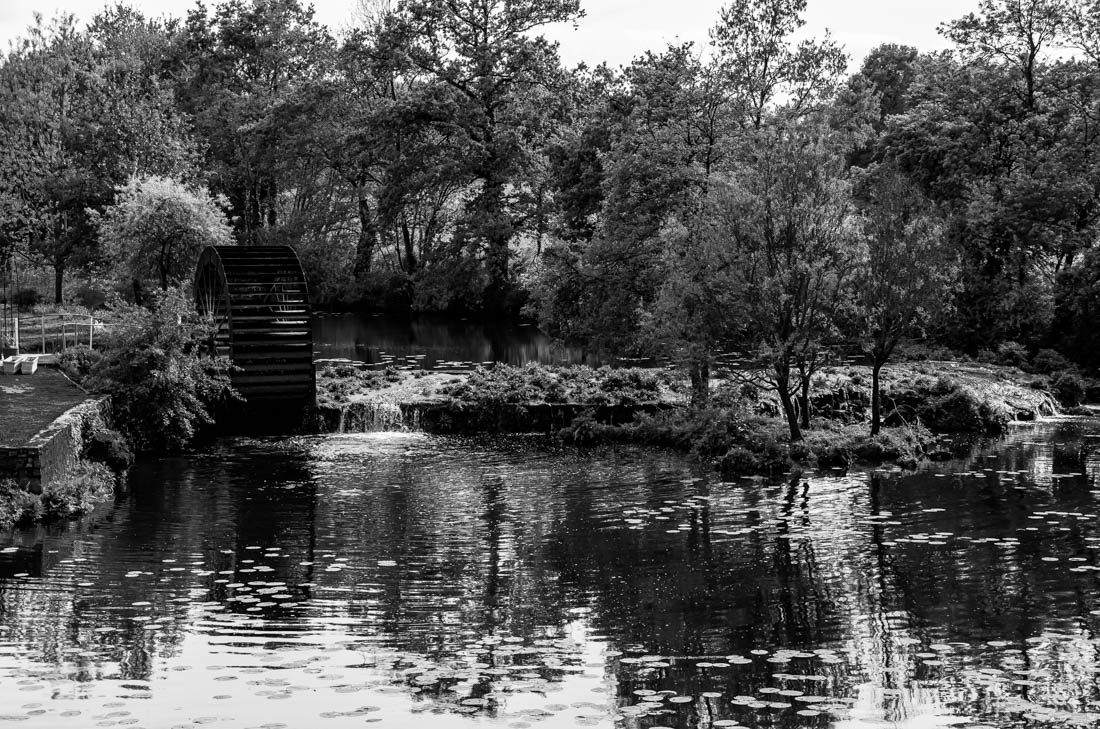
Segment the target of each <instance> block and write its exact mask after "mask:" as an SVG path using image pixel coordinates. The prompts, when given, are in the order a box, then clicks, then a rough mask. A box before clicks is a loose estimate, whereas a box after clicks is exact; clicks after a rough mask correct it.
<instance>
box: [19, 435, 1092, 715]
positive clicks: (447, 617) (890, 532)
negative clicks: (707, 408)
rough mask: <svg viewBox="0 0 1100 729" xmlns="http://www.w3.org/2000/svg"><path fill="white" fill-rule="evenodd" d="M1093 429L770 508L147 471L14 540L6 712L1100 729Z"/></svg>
mask: <svg viewBox="0 0 1100 729" xmlns="http://www.w3.org/2000/svg"><path fill="white" fill-rule="evenodd" d="M1081 427H1083V426H1080V425H1074V424H1046V425H1042V426H1039V427H1038V428H1035V429H1029V430H1022V431H1019V432H1017V433H1015V434H1014V435H1013V436H1012V437H1011V438H1009V439H1008V440H1007V441H1005V442H998V443H994V444H986V445H985V446H984V447H983V448H981V449H980V450H978V451H977V452H976V453H975V454H974V455H973V457H972V458H970V459H968V460H966V461H959V462H955V463H951V464H946V465H945V466H944V468H943V469H942V470H941V471H925V472H921V473H918V474H916V475H902V474H900V473H898V472H891V471H879V472H873V473H853V474H839V475H838V474H832V475H830V474H824V475H815V476H807V477H805V478H792V479H790V480H788V481H786V482H780V483H764V482H757V481H748V480H743V481H739V482H736V483H724V482H721V481H717V480H715V479H714V477H713V475H712V474H708V473H706V472H704V471H702V470H700V469H699V468H698V467H697V466H696V465H694V464H693V463H691V462H690V461H689V460H686V459H684V458H682V457H679V456H676V455H674V454H666V453H661V452H653V451H647V450H642V449H630V448H617V449H606V450H595V451H583V452H582V451H576V450H558V449H553V448H548V447H546V446H545V445H541V444H540V443H539V442H537V441H533V440H529V439H507V440H500V441H493V440H476V439H440V438H433V437H428V436H424V435H419V434H376V435H363V436H338V437H325V438H305V439H296V440H290V441H238V442H232V443H227V444H225V446H224V447H223V448H222V449H221V450H219V451H218V452H216V453H213V454H210V455H205V456H193V457H188V458H180V459H165V460H160V461H155V462H149V463H144V464H142V465H141V466H139V468H138V469H137V470H136V471H135V473H134V474H133V481H134V488H133V494H132V496H131V497H130V498H129V499H127V500H126V501H124V502H122V503H120V504H118V505H116V506H115V507H114V508H113V509H110V510H107V512H106V513H103V514H100V515H98V516H96V517H93V518H92V519H89V520H87V521H85V522H84V523H82V524H74V525H72V526H70V527H67V528H54V529H50V530H44V531H38V532H29V533H19V534H14V535H12V537H11V538H10V539H9V540H8V541H7V542H5V543H3V545H2V546H3V548H4V549H3V550H2V551H0V610H2V612H0V700H2V701H3V705H4V706H5V707H7V706H13V707H23V706H24V705H26V706H31V705H32V704H33V705H34V707H35V708H29V709H26V712H24V713H25V714H26V718H29V719H32V720H33V719H34V718H35V717H36V716H39V714H30V713H27V712H41V711H45V712H46V713H50V712H53V713H52V714H50V716H51V717H52V718H51V719H50V721H51V722H53V723H49V722H45V723H49V725H51V726H52V725H56V724H57V723H58V722H60V721H61V718H60V717H61V716H62V713H63V712H64V711H79V710H80V706H81V705H79V704H71V702H73V701H76V700H77V699H78V698H81V697H83V698H82V700H83V701H85V703H86V704H87V703H88V702H91V704H92V705H96V706H104V707H106V706H107V704H109V703H119V702H121V706H120V707H119V711H124V712H127V713H128V715H132V716H134V717H138V716H139V715H140V712H138V711H137V709H136V708H135V707H136V706H137V704H135V703H134V702H138V701H139V700H140V702H142V703H140V706H141V707H143V709H142V710H143V711H145V712H146V717H147V719H146V720H150V719H149V718H148V717H153V718H154V719H155V721H152V722H151V723H158V722H160V723H167V724H172V723H179V721H184V720H189V718H190V719H197V718H209V717H202V716H200V715H198V714H195V715H193V716H192V714H194V712H197V711H198V709H197V708H194V707H189V706H188V702H187V701H186V700H184V697H186V696H188V695H199V694H203V695H206V694H208V695H210V696H221V697H222V698H221V699H220V701H221V702H223V703H221V704H220V706H223V707H225V708H224V709H222V714H223V715H221V718H222V719H223V720H225V722H227V723H235V724H239V725H241V726H248V725H250V724H249V722H252V724H251V725H254V724H261V723H265V722H267V723H271V722H272V721H273V719H276V718H277V719H279V720H280V721H282V722H289V723H288V725H290V726H295V725H297V724H296V723H294V722H299V723H300V722H306V721H309V722H313V721H316V720H318V719H319V718H326V719H328V720H330V721H331V722H336V723H334V724H332V725H334V726H336V725H339V722H341V721H343V722H346V723H349V724H350V723H352V722H359V723H361V722H362V721H363V720H364V718H381V719H383V720H387V721H390V722H392V723H394V724H396V725H403V724H401V722H402V721H409V720H412V719H411V717H413V716H414V715H416V714H419V713H421V712H431V713H432V715H433V717H434V718H433V722H442V723H441V724H440V725H449V724H447V722H457V723H455V724H454V725H455V726H462V725H464V724H462V722H466V721H468V719H467V718H466V715H476V716H480V717H483V718H485V719H487V720H490V721H492V722H497V723H499V725H500V726H506V725H509V724H513V723H516V722H519V723H529V722H532V721H536V720H537V721H539V725H540V726H551V725H556V724H561V725H568V726H574V725H575V723H580V724H581V725H584V724H590V723H594V724H597V725H611V724H616V723H617V724H619V725H622V726H640V727H649V726H652V725H655V724H659V725H665V726H677V727H704V726H725V725H727V724H726V723H725V722H731V721H732V722H737V723H739V724H741V725H744V726H780V727H798V726H825V725H830V724H832V725H835V726H842V727H848V726H853V727H854V726H861V725H870V724H873V723H874V722H884V721H885V722H895V723H897V724H898V725H899V726H906V725H911V726H918V725H919V726H931V725H940V724H945V723H950V722H951V721H956V720H958V718H959V717H967V718H969V719H972V720H973V721H976V722H979V723H982V722H985V723H987V724H989V725H991V726H1006V725H1015V724H1016V723H1019V722H1024V723H1028V724H1029V725H1033V726H1052V727H1053V726H1063V725H1073V723H1074V722H1077V723H1078V724H1080V725H1087V723H1086V724H1081V722H1088V721H1091V720H1093V719H1094V718H1096V717H1094V716H1093V714H1095V713H1096V712H1098V711H1100V696H1098V693H1097V684H1096V675H1097V672H1098V670H1100V663H1098V660H1097V651H1098V649H1100V641H1098V640H1097V638H1096V636H1095V635H1094V631H1095V628H1096V627H1097V621H1098V619H1100V618H1098V615H1100V605H1098V604H1097V598H1096V595H1097V591H1096V579H1097V578H1096V574H1097V571H1098V570H1100V564H1098V562H1097V550H1098V549H1100V530H1098V529H1097V521H1096V497H1097V495H1100V491H1098V490H1097V489H1096V483H1095V481H1094V474H1095V473H1096V470H1097V469H1096V467H1095V465H1094V464H1095V463H1096V462H1097V461H1098V456H1097V442H1098V441H1097V439H1096V438H1094V437H1091V436H1092V435H1094V434H1095V433H1096V430H1093V431H1091V432H1088V431H1086V432H1081V431H1080V428H1081ZM1089 427H1091V426H1089ZM1086 436H1090V437H1086ZM9 545H10V546H9ZM20 681H23V682H25V683H22V684H20ZM204 692H205V693H204ZM307 695H308V696H309V697H311V699H310V701H308V702H302V701H292V702H283V703H279V702H278V700H279V699H286V698H296V697H304V696H307ZM28 698H30V699H34V700H33V701H28V700H27V699H28ZM318 698H320V701H318ZM67 702H69V703H67ZM269 702H275V703H269ZM73 706H75V707H76V708H72V707H73ZM271 707H277V708H271ZM188 712H191V713H188ZM107 713H109V712H107ZM84 716H85V715H84V714H81V715H80V717H84ZM214 716H219V715H218V714H215V715H214ZM81 720H82V719H80V718H79V717H77V718H73V719H72V721H73V722H76V723H74V724H72V725H73V726H76V725H81V724H79V721H81ZM177 720H179V721H177ZM292 720H293V721H292ZM44 725H45V724H44ZM357 725H358V724H357Z"/></svg>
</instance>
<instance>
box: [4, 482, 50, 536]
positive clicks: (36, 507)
mask: <svg viewBox="0 0 1100 729" xmlns="http://www.w3.org/2000/svg"><path fill="white" fill-rule="evenodd" d="M41 518H42V500H41V499H40V498H38V496H37V495H35V494H32V493H28V492H27V491H24V490H23V489H21V488H19V486H18V485H17V484H16V483H15V481H12V480H11V479H4V480H0V527H9V526H11V525H13V524H31V523H33V522H36V521H38V520H39V519H41Z"/></svg>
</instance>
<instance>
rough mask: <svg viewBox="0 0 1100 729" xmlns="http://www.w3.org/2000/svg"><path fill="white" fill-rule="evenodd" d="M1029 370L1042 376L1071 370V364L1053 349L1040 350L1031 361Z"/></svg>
mask: <svg viewBox="0 0 1100 729" xmlns="http://www.w3.org/2000/svg"><path fill="white" fill-rule="evenodd" d="M1031 369H1032V370H1033V371H1035V372H1041V373H1043V374H1048V375H1049V374H1051V373H1053V372H1058V371H1060V370H1069V369H1073V363H1072V362H1070V361H1069V360H1068V359H1066V358H1065V357H1064V356H1063V355H1062V354H1061V353H1059V352H1056V351H1055V350H1053V349H1040V350H1039V351H1038V352H1036V353H1035V357H1033V358H1032V360H1031Z"/></svg>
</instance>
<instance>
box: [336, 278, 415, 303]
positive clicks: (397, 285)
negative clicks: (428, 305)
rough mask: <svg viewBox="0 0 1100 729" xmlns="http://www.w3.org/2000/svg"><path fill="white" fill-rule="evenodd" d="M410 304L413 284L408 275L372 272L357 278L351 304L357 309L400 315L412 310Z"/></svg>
mask: <svg viewBox="0 0 1100 729" xmlns="http://www.w3.org/2000/svg"><path fill="white" fill-rule="evenodd" d="M412 302H413V284H412V280H411V279H409V276H408V274H406V273H404V272H401V271H372V272H370V273H364V274H361V275H360V276H359V277H358V278H357V280H356V286H355V294H354V301H353V302H351V303H352V305H353V306H355V308H358V309H365V310H368V311H385V312H389V313H392V314H401V313H407V312H408V311H409V310H410V309H411V308H412Z"/></svg>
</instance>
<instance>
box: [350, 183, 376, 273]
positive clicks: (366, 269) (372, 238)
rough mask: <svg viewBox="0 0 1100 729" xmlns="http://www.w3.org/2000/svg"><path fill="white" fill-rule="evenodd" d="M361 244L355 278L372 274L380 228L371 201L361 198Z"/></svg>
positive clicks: (358, 245)
mask: <svg viewBox="0 0 1100 729" xmlns="http://www.w3.org/2000/svg"><path fill="white" fill-rule="evenodd" d="M358 207H359V242H358V243H357V244H356V246H355V277H356V278H359V277H360V276H362V275H363V274H367V273H370V270H371V266H372V265H373V262H374V248H375V246H377V245H378V228H377V226H375V224H374V215H373V213H372V212H371V209H370V200H368V199H366V196H364V195H360V196H359V204H358Z"/></svg>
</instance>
